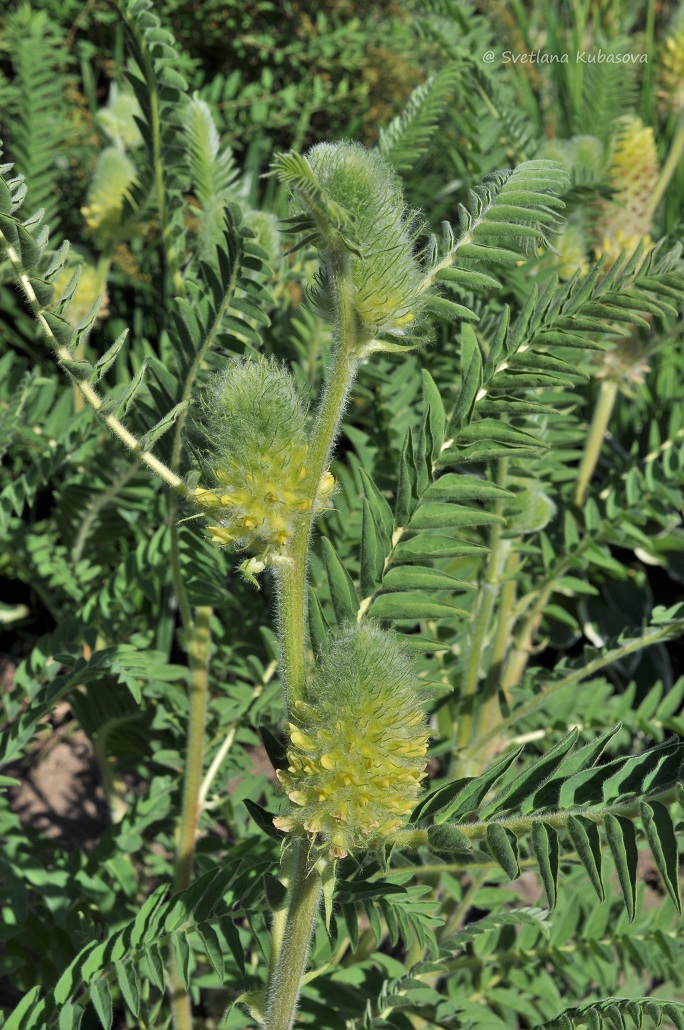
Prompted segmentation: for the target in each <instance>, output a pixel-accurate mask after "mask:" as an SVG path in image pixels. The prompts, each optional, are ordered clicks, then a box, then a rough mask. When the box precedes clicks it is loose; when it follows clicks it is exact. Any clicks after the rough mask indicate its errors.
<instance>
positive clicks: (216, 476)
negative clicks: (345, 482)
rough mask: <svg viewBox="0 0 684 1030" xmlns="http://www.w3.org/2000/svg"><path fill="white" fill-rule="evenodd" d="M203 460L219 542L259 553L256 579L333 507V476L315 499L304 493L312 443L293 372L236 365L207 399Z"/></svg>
mask: <svg viewBox="0 0 684 1030" xmlns="http://www.w3.org/2000/svg"><path fill="white" fill-rule="evenodd" d="M204 416H205V419H204V422H205V424H204V432H205V435H206V438H207V441H210V442H211V445H212V450H211V451H206V452H205V453H204V454H203V455H202V459H201V461H202V466H203V470H204V473H205V477H206V481H207V482H208V483H209V484H211V487H210V489H206V488H203V487H201V488H200V487H198V488H197V489H196V490H195V499H196V501H197V503H198V504H199V505H200V506H201V507H202V508H204V509H206V511H207V514H208V515H210V516H211V519H212V523H213V524H212V525H211V526H210V527H209V529H210V532H211V535H212V538H213V540H214V541H215V542H216V543H218V544H220V545H224V544H230V545H232V546H233V547H235V548H236V549H238V550H243V549H247V550H250V551H253V552H255V557H254V558H253V559H252V560H251V561H248V562H246V563H245V564H244V565H243V571H244V572H245V573H247V574H248V575H253V574H254V573H255V572H261V571H262V570H263V569H264V568H265V566H266V565H267V564H269V563H271V562H274V561H278V560H283V559H284V558H286V554H287V546H288V544H289V542H290V540H291V538H292V536H293V534H294V532H295V529H296V527H297V524H298V521H299V520H300V519H301V518H302V516H303V515H305V514H307V513H309V512H311V509H312V508H313V509H314V511H320V510H322V509H324V508H326V507H329V505H330V496H331V494H332V491H333V487H334V480H333V477H332V476H331V475H330V473H329V472H327V473H326V474H325V475H324V476H323V478H322V480H321V483H320V486H319V490H318V494H317V495H316V498H315V499H314V500H313V501H312V498H311V497H310V496H309V494H308V493H307V491H306V490H305V488H304V480H305V477H306V462H307V456H308V451H309V443H308V437H307V432H306V410H305V407H304V405H303V404H302V401H301V398H300V397H299V394H298V392H297V388H296V386H295V383H294V380H293V379H292V377H291V376H290V374H289V373H288V372H287V371H286V370H285V369H284V368H283V367H282V366H281V365H279V364H278V363H277V362H276V361H274V360H272V359H268V358H263V357H260V358H258V359H247V360H243V359H235V360H234V361H232V362H231V363H230V364H229V366H228V368H227V370H226V372H225V373H224V374H223V375H222V376H220V377H219V378H217V380H216V382H215V384H214V387H213V389H212V390H210V392H209V394H208V396H207V398H206V399H205V401H204Z"/></svg>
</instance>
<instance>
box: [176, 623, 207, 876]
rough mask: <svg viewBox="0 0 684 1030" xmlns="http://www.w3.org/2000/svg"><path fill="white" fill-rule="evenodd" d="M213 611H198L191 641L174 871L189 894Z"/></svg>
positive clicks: (200, 771)
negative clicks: (180, 799) (181, 790)
mask: <svg viewBox="0 0 684 1030" xmlns="http://www.w3.org/2000/svg"><path fill="white" fill-rule="evenodd" d="M211 615H212V610H211V608H208V607H202V608H198V609H197V618H196V622H195V625H194V633H193V634H192V636H191V637H190V639H189V640H188V657H189V659H190V714H189V719H188V747H187V758H186V767H185V781H184V784H183V807H182V812H181V822H180V827H179V833H178V851H177V854H176V861H175V870H174V889H175V890H176V891H182V890H185V888H186V887H188V886H189V884H190V880H191V878H192V863H193V857H194V852H195V837H196V834H197V824H198V821H199V794H200V788H201V786H202V759H203V755H204V719H205V712H206V704H207V679H208V667H209V645H210V640H211V636H210V630H209V620H210V619H211Z"/></svg>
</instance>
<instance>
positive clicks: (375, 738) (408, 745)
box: [275, 624, 429, 858]
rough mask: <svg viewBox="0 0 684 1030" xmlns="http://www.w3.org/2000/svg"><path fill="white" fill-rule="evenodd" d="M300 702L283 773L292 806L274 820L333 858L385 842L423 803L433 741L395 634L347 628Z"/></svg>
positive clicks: (280, 776) (340, 635) (331, 648)
mask: <svg viewBox="0 0 684 1030" xmlns="http://www.w3.org/2000/svg"><path fill="white" fill-rule="evenodd" d="M296 707H297V718H298V722H297V724H296V725H295V724H294V723H291V724H290V740H291V746H290V748H289V750H288V753H287V757H288V762H289V764H288V768H287V770H286V771H284V770H281V771H280V772H279V773H278V777H279V779H280V782H281V783H282V784H283V786H284V787H285V790H286V791H287V794H288V797H289V798H290V800H291V801H292V802H293V804H294V806H295V808H294V810H293V811H292V812H290V813H288V814H287V815H284V816H279V817H277V818H276V819H275V825H276V826H278V827H279V828H280V829H282V830H287V831H291V832H293V833H295V834H298V835H301V834H302V833H308V834H311V835H312V836H313V837H314V838H318V841H319V842H323V845H324V846H325V847H327V849H328V851H329V853H330V855H332V856H333V857H339V858H343V857H344V856H345V855H347V854H348V853H349V852H353V851H356V850H359V849H365V848H375V847H379V846H381V845H382V844H383V843H384V842H386V841H387V840H388V839H389V838H391V836H392V834H393V833H395V832H396V831H397V830H398V829H399V828H400V827H401V826H402V825H403V824H404V823H405V821H406V819H407V817H408V815H409V814H410V813H411V811H412V810H413V808H414V806H415V804H416V800H417V798H418V796H419V793H420V782H421V780H422V779H423V777H424V775H425V761H426V753H427V745H428V739H429V732H428V728H427V726H426V724H425V712H424V709H423V702H422V700H421V697H420V694H419V692H418V690H417V689H416V682H415V675H414V672H413V667H412V664H411V662H410V660H409V659H408V658H407V656H406V655H405V654H404V653H403V651H402V650H401V647H400V645H399V642H398V639H397V637H396V636H395V635H394V634H392V633H389V632H386V631H384V630H381V629H379V628H378V627H377V626H374V625H371V624H368V625H364V626H361V627H357V626H349V627H347V628H345V629H344V630H342V632H341V633H340V634H339V635H338V636H337V637H336V638H335V639H334V640H333V641H332V643H331V644H330V645H329V648H328V650H327V651H326V652H325V654H324V655H323V656H322V657H321V661H320V664H319V667H318V670H317V673H316V676H315V678H314V682H313V685H312V687H311V690H310V694H309V701H308V702H299V703H298V704H297V706H296Z"/></svg>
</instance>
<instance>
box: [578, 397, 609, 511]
mask: <svg viewBox="0 0 684 1030" xmlns="http://www.w3.org/2000/svg"><path fill="white" fill-rule="evenodd" d="M617 390H618V386H617V382H616V380H614V379H604V380H603V382H602V383H601V389H600V391H599V395H598V400H597V401H596V407H595V408H594V416H593V418H592V420H591V426H590V427H589V435H588V436H587V442H586V443H585V445H584V454H583V455H582V462H581V464H580V467H579V475H578V477H577V486H576V488H575V504H578V505H581V504H582V503H583V502H584V495H585V493H586V490H587V487H588V485H589V481H590V480H591V477H592V476H593V474H594V469H595V468H596V465H597V463H598V460H599V455H600V454H601V448H602V446H603V440H604V437H605V435H606V430H607V429H608V423H609V422H610V416H611V415H612V414H613V407H614V406H615V399H616V397H617Z"/></svg>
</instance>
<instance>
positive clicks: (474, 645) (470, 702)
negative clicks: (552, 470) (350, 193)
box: [457, 458, 506, 749]
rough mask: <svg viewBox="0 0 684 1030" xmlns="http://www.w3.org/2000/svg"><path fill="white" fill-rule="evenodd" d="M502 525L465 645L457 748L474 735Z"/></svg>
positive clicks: (502, 469)
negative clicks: (465, 653) (467, 642)
mask: <svg viewBox="0 0 684 1030" xmlns="http://www.w3.org/2000/svg"><path fill="white" fill-rule="evenodd" d="M505 480H506V459H505V458H502V459H501V460H500V462H499V469H498V476H497V482H498V483H499V485H500V486H503V485H504V483H505ZM500 508H501V502H497V505H496V509H497V514H500V510H499V509H500ZM502 530H503V527H502V525H501V523H500V522H497V523H495V524H494V525H493V526H492V529H491V533H490V538H489V560H488V562H487V572H486V576H485V581H484V584H483V585H482V587H481V589H480V593H479V596H478V600H477V608H476V610H475V618H474V621H473V629H472V633H471V639H470V647H469V649H468V657H467V661H466V668H465V673H464V676H463V684H462V687H461V712H460V718H459V725H458V730H457V742H458V747H459V749H464V748H465V747H466V746H467V745H468V744H469V743H471V740H472V739H473V738H474V737H475V736H476V734H477V731H478V722H479V718H480V714H481V711H480V706H478V699H477V696H476V695H477V687H478V683H479V680H480V664H481V661H482V654H483V652H484V649H485V645H486V641H487V634H488V632H489V627H490V624H491V620H492V615H493V613H494V608H495V605H496V601H497V598H498V596H499V591H500V589H501V582H502V571H503V568H502V566H503V562H504V561H505V558H506V546H505V541H503V539H502Z"/></svg>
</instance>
